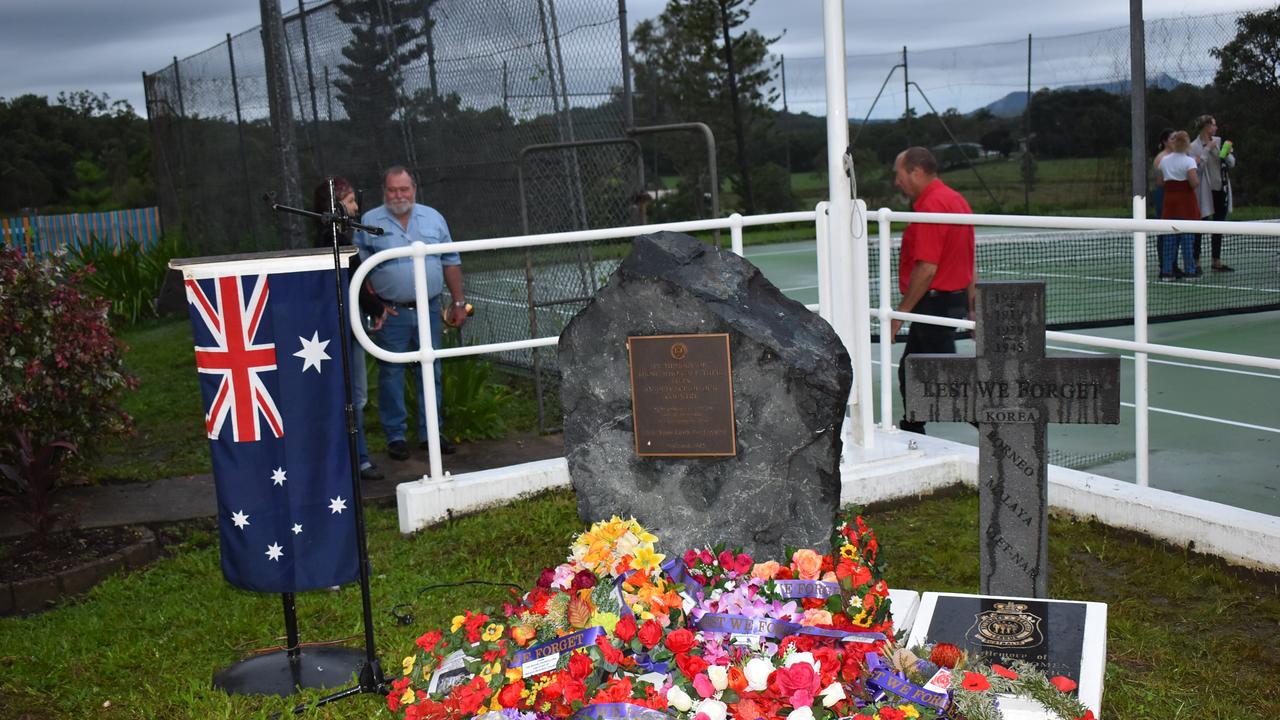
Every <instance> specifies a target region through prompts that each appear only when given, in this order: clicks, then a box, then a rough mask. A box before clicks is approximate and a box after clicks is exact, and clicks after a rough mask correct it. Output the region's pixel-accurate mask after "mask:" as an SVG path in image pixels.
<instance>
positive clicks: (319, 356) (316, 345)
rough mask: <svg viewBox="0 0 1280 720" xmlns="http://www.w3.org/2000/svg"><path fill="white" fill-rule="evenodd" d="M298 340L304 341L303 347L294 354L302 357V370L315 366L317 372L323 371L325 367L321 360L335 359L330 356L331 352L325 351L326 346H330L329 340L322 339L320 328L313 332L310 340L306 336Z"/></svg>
mask: <svg viewBox="0 0 1280 720" xmlns="http://www.w3.org/2000/svg"><path fill="white" fill-rule="evenodd" d="M298 340H300V341H302V349H301V350H299V351H298V352H296V353H294V354H293V356H294V357H299V358H302V360H303V362H302V372H306V371H307V369H308V368H313V367H314V368H315V369H316V374H319V373H321V372H322V371H323V370H324V368H322V367H321V366H320V362H321V361H322V360H332V359H333V358H330V357H329V353H327V352H325V351H324V349H325V347H326V346H328V344H329V341H328V340H321V339H320V331H318V330H317V331H316V332H313V333H311V339H310V340H308V339H306V338H304V337H299V338H298Z"/></svg>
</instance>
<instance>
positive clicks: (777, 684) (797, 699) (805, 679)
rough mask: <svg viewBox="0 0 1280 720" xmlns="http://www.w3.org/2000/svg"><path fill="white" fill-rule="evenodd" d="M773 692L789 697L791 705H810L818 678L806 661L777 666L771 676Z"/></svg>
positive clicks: (816, 687) (815, 693) (816, 689)
mask: <svg viewBox="0 0 1280 720" xmlns="http://www.w3.org/2000/svg"><path fill="white" fill-rule="evenodd" d="M771 680H772V683H773V690H774V692H776V693H778V694H779V695H781V696H783V697H785V698H787V699H789V700H790V701H791V704H792V706H794V707H804V706H805V705H812V704H813V698H814V696H815V695H817V694H818V684H819V682H820V678H819V677H818V674H817V673H815V672H814V671H813V666H812V665H810V664H808V663H796V664H795V665H792V666H791V667H789V668H778V669H777V670H775V671H773V675H772V676H771Z"/></svg>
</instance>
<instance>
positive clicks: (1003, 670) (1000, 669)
mask: <svg viewBox="0 0 1280 720" xmlns="http://www.w3.org/2000/svg"><path fill="white" fill-rule="evenodd" d="M991 672H993V673H995V674H997V675H999V676H1000V677H1002V678H1009V679H1010V680H1017V679H1018V673H1016V672H1014V671H1012V670H1010V669H1009V668H1007V667H1005V666H1003V665H992V666H991Z"/></svg>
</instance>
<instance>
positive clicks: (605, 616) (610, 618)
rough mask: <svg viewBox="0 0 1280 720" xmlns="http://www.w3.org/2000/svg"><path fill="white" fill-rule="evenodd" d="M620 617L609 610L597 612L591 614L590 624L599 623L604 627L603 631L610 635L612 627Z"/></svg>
mask: <svg viewBox="0 0 1280 720" xmlns="http://www.w3.org/2000/svg"><path fill="white" fill-rule="evenodd" d="M620 619H621V618H619V617H618V616H617V615H615V614H613V613H610V612H597V613H596V614H594V615H592V616H591V624H592V625H599V626H600V627H602V628H604V631H605V632H607V633H609V634H610V635H612V634H613V628H614V627H616V626H617V624H618V620H620Z"/></svg>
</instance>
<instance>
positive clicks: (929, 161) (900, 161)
mask: <svg viewBox="0 0 1280 720" xmlns="http://www.w3.org/2000/svg"><path fill="white" fill-rule="evenodd" d="M937 177H938V161H937V160H936V159H935V158H934V157H933V153H931V152H929V150H928V149H927V148H922V147H919V146H917V147H909V148H907V149H906V150H903V151H902V152H900V153H898V157H897V158H896V159H895V160H894V161H893V184H894V185H897V186H898V189H899V190H901V191H902V193H903V194H904V195H906V196H907V197H909V198H912V199H915V198H916V197H917V196H918V195H920V192H921V191H923V190H924V189H925V187H926V186H928V184H929V183H931V182H933V181H934V179H935V178H937Z"/></svg>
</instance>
